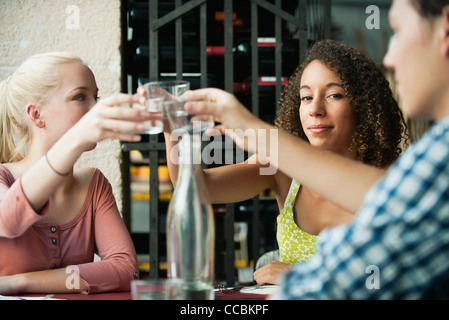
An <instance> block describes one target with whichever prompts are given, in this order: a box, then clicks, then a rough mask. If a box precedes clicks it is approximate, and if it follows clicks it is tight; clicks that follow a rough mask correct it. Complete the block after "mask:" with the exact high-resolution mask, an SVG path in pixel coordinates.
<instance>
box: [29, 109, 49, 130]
mask: <svg viewBox="0 0 449 320" xmlns="http://www.w3.org/2000/svg"><path fill="white" fill-rule="evenodd" d="M26 112H27V115H28V118H29V119H30V120H31V123H32V124H34V125H35V126H36V127H38V128H44V127H45V121H44V119H43V117H42V115H41V113H40V110H39V107H38V106H37V105H36V104H32V103H30V104H28V105H27V107H26Z"/></svg>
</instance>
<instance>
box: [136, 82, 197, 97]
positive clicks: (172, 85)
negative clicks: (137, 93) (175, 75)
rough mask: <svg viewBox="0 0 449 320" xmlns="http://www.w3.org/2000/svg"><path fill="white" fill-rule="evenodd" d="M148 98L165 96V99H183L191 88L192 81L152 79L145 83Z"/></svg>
mask: <svg viewBox="0 0 449 320" xmlns="http://www.w3.org/2000/svg"><path fill="white" fill-rule="evenodd" d="M144 87H145V91H146V94H147V98H148V99H149V98H150V97H151V96H157V97H163V98H164V99H165V100H174V99H181V96H182V95H183V94H184V93H186V92H187V91H189V90H190V82H188V81H184V80H164V81H151V82H148V83H145V84H144Z"/></svg>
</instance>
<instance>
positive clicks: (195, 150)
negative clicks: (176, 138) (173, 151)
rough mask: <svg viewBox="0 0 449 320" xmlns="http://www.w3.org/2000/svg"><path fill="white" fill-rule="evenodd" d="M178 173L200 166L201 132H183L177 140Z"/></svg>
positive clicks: (191, 170)
mask: <svg viewBox="0 0 449 320" xmlns="http://www.w3.org/2000/svg"><path fill="white" fill-rule="evenodd" d="M178 165H179V174H182V173H183V172H184V171H190V172H193V171H194V169H195V168H201V133H200V132H198V133H197V132H195V133H185V134H183V135H182V137H181V141H180V142H179V164H178Z"/></svg>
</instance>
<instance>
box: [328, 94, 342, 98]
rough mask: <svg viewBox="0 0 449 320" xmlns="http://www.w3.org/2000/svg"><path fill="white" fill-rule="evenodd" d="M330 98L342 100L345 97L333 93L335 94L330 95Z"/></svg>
mask: <svg viewBox="0 0 449 320" xmlns="http://www.w3.org/2000/svg"><path fill="white" fill-rule="evenodd" d="M329 97H330V98H331V99H341V98H343V95H342V94H340V93H333V94H331V95H329Z"/></svg>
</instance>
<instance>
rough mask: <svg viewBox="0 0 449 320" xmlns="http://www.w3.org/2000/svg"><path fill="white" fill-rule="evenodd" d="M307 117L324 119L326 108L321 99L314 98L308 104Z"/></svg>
mask: <svg viewBox="0 0 449 320" xmlns="http://www.w3.org/2000/svg"><path fill="white" fill-rule="evenodd" d="M309 115H310V116H312V117H324V116H325V115H326V108H325V106H324V102H323V100H322V99H321V98H315V99H314V100H313V102H312V103H311V104H310V109H309Z"/></svg>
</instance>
